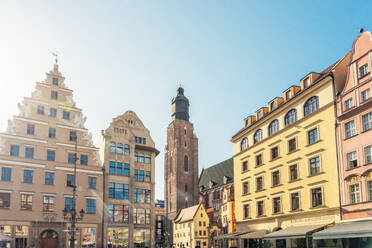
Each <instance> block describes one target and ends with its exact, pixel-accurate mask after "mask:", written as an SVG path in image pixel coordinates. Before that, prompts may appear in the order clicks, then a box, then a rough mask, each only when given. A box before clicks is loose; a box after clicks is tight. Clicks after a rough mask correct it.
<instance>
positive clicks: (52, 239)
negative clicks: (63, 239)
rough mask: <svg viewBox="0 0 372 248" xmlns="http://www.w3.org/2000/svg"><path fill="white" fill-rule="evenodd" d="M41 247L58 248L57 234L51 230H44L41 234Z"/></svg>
mask: <svg viewBox="0 0 372 248" xmlns="http://www.w3.org/2000/svg"><path fill="white" fill-rule="evenodd" d="M41 248H58V234H57V233H56V232H55V231H53V230H46V231H44V232H43V233H42V234H41Z"/></svg>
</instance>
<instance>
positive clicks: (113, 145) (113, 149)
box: [110, 142, 116, 153]
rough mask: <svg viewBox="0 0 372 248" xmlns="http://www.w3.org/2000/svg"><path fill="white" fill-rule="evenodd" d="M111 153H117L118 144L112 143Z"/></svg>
mask: <svg viewBox="0 0 372 248" xmlns="http://www.w3.org/2000/svg"><path fill="white" fill-rule="evenodd" d="M110 152H111V153H115V152H116V143H115V142H110Z"/></svg>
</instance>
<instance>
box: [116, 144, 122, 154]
mask: <svg viewBox="0 0 372 248" xmlns="http://www.w3.org/2000/svg"><path fill="white" fill-rule="evenodd" d="M116 153H117V154H123V144H122V143H118V145H117V146H116Z"/></svg>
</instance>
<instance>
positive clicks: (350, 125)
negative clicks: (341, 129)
mask: <svg viewBox="0 0 372 248" xmlns="http://www.w3.org/2000/svg"><path fill="white" fill-rule="evenodd" d="M355 134H356V132H355V122H354V121H349V122H347V123H346V124H345V137H346V138H350V137H353V136H354V135H355Z"/></svg>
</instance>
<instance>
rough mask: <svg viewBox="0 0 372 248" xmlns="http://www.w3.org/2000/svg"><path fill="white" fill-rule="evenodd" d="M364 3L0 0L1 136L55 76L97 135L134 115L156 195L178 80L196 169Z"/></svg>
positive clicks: (341, 35) (295, 79) (357, 18)
mask: <svg viewBox="0 0 372 248" xmlns="http://www.w3.org/2000/svg"><path fill="white" fill-rule="evenodd" d="M371 12H372V2H370V1H307V2H305V1H297V0H293V1H290V0H285V1H268V0H267V1H248V0H243V1H238V0H234V1H226V0H214V1H209V0H199V1H194V0H187V1H186V0H185V1H181V0H169V1H165V0H158V1H150V0H133V1H124V0H123V1H119V0H118V1H113V0H111V1H93V0H90V1H88V0H82V1H74V0H64V1H56V0H51V1H38V0H33V1H17V0H14V1H13V0H12V1H11V0H9V1H8V0H4V1H0V85H1V88H0V89H1V90H0V106H1V108H0V131H5V130H6V126H7V120H8V119H10V118H12V116H13V115H15V114H18V109H17V103H18V102H21V101H22V99H23V97H24V96H30V94H31V92H32V91H33V89H34V87H35V82H36V81H42V80H44V79H45V72H48V71H49V70H51V69H52V67H53V63H54V59H53V56H52V52H57V53H58V57H59V65H60V71H61V72H62V73H63V75H64V76H65V77H66V84H67V86H68V87H69V88H71V89H72V90H74V100H75V101H76V102H77V106H78V107H79V108H82V109H83V112H84V114H85V116H87V122H86V127H87V128H88V129H89V131H90V132H91V133H92V134H93V138H94V141H95V144H96V145H97V144H98V135H99V133H100V130H102V129H106V128H107V127H108V126H109V124H110V122H111V120H112V118H114V117H116V116H118V115H121V114H123V113H124V112H125V111H127V110H133V111H135V112H136V113H137V115H138V116H139V118H140V119H141V120H142V121H143V123H144V125H145V126H146V127H147V128H148V129H149V130H150V133H151V136H152V138H153V140H154V141H155V143H156V147H157V149H158V150H160V151H161V153H160V154H159V156H158V157H157V158H156V165H155V166H156V183H155V185H156V191H155V196H156V198H157V199H163V198H164V193H163V186H164V185H163V184H164V180H163V158H164V146H165V142H166V129H167V126H168V124H169V122H170V121H171V99H172V97H174V96H175V95H176V90H177V87H178V85H179V84H180V83H181V84H182V86H183V87H184V89H185V95H186V96H187V97H188V98H189V101H190V121H191V122H192V123H193V124H194V128H195V132H196V135H197V136H198V138H199V171H201V170H202V168H207V167H209V166H211V165H214V164H216V163H219V162H221V161H223V160H225V159H228V158H230V157H231V156H232V144H231V142H230V139H231V137H232V136H233V135H234V134H235V133H236V132H237V131H238V130H239V129H240V128H242V127H243V119H244V118H245V117H246V116H248V115H250V114H252V113H254V112H255V111H256V110H257V109H259V108H260V107H262V106H266V105H267V104H268V102H269V101H270V100H271V99H273V98H274V97H276V96H282V94H283V93H282V92H283V90H285V89H287V88H288V87H289V86H290V85H293V84H297V85H298V84H299V81H300V79H301V78H302V77H303V76H305V75H306V74H307V73H309V72H311V71H314V72H320V71H322V70H323V69H325V68H326V67H328V66H329V65H331V64H332V63H333V62H335V61H336V60H338V59H339V58H341V57H343V56H344V55H345V54H346V53H347V52H348V51H350V50H351V48H352V43H353V40H354V39H355V38H356V37H357V36H358V33H359V29H360V28H362V27H363V28H364V29H365V30H370V29H371V28H372V18H371V17H370V13H371Z"/></svg>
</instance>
